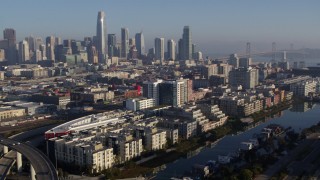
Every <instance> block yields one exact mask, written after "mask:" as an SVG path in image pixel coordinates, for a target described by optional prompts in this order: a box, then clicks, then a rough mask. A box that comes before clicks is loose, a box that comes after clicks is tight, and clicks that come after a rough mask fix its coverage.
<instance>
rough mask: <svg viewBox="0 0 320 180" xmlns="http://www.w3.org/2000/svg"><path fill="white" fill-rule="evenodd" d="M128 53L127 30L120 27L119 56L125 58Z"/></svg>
mask: <svg viewBox="0 0 320 180" xmlns="http://www.w3.org/2000/svg"><path fill="white" fill-rule="evenodd" d="M128 53H129V30H128V28H121V57H123V58H127V56H128Z"/></svg>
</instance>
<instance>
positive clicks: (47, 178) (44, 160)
mask: <svg viewBox="0 0 320 180" xmlns="http://www.w3.org/2000/svg"><path fill="white" fill-rule="evenodd" d="M0 144H1V145H3V146H4V154H5V156H6V153H8V148H9V149H12V150H14V151H16V152H17V169H18V171H19V169H21V168H22V155H23V156H25V157H26V158H27V159H28V160H29V161H30V164H31V168H30V171H31V179H39V180H56V179H58V175H57V172H56V169H55V167H54V166H53V164H52V163H51V161H50V160H49V158H48V157H47V156H46V155H44V154H43V153H42V152H41V151H40V150H38V149H37V148H35V147H33V146H31V145H29V144H26V143H22V142H19V141H16V140H12V139H7V138H3V137H0ZM11 157H12V155H11ZM5 176H6V173H5V174H2V177H1V179H5Z"/></svg>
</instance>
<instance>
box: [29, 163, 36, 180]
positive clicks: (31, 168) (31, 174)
mask: <svg viewBox="0 0 320 180" xmlns="http://www.w3.org/2000/svg"><path fill="white" fill-rule="evenodd" d="M30 176H31V180H36V172H35V171H34V168H33V166H32V164H30Z"/></svg>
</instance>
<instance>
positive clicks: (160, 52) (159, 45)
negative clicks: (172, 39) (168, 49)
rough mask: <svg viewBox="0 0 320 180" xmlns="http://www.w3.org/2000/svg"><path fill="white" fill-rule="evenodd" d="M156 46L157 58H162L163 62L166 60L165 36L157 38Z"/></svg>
mask: <svg viewBox="0 0 320 180" xmlns="http://www.w3.org/2000/svg"><path fill="white" fill-rule="evenodd" d="M154 48H155V58H156V60H160V63H161V64H162V62H163V60H164V38H156V39H155V40H154Z"/></svg>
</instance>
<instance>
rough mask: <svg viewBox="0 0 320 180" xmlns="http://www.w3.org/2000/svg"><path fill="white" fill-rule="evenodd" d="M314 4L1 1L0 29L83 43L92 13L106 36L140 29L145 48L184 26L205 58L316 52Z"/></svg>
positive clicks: (319, 25)
mask: <svg viewBox="0 0 320 180" xmlns="http://www.w3.org/2000/svg"><path fill="white" fill-rule="evenodd" d="M319 7H320V1H319V0H307V1H304V0H280V1H279V0H267V1H259V0H219V1H218V0H1V6H0V30H1V31H2V30H3V29H4V28H6V27H12V28H14V29H16V31H17V38H18V40H21V39H22V38H24V37H26V36H28V35H31V34H32V35H34V36H40V37H45V36H47V35H56V36H60V37H62V38H74V39H82V38H83V37H84V36H92V35H94V34H95V25H96V17H97V12H98V11H99V10H103V11H105V12H106V14H107V27H108V30H107V31H108V33H116V34H117V35H118V36H117V38H118V40H120V36H119V35H120V28H121V27H128V28H129V31H130V37H134V34H135V33H137V32H140V31H141V30H143V32H144V35H145V40H146V45H147V48H150V47H151V46H153V42H154V38H155V37H164V38H166V39H168V38H173V39H175V40H178V38H180V36H181V34H182V29H183V26H184V25H189V26H190V27H191V30H192V35H193V43H195V44H197V47H198V49H201V50H202V51H203V52H204V53H207V54H208V53H232V52H244V51H245V43H246V42H251V43H252V45H251V46H252V51H264V50H271V43H272V42H273V41H275V42H277V47H278V48H289V46H290V43H294V46H295V47H296V48H301V47H311V48H320V11H319Z"/></svg>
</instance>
